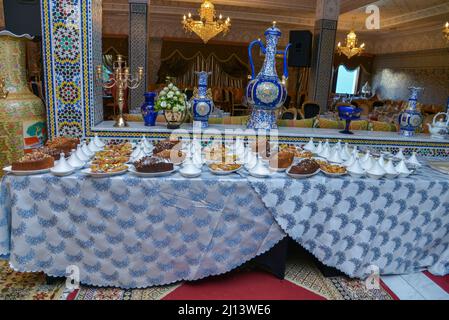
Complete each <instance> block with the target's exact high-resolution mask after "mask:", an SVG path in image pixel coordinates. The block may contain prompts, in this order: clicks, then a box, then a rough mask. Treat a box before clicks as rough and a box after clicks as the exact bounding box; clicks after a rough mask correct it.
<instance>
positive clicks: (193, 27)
mask: <svg viewBox="0 0 449 320" xmlns="http://www.w3.org/2000/svg"><path fill="white" fill-rule="evenodd" d="M198 13H199V15H200V20H193V19H192V14H191V13H190V12H189V14H188V17H186V16H185V15H184V18H183V20H182V25H183V26H184V29H185V30H186V31H190V32H195V33H196V34H197V35H198V37H200V38H201V39H202V40H203V41H204V43H207V42H208V41H209V40H210V39H212V38H213V37H215V36H216V35H217V34H219V33H220V32H223V35H226V34H227V33H228V32H229V28H230V27H231V19H229V17H228V18H227V19H226V20H223V16H222V15H221V14H220V16H219V17H218V19H216V11H215V7H214V5H213V3H212V2H211V1H209V0H204V1H203V3H202V4H201V8H200V9H199V10H198Z"/></svg>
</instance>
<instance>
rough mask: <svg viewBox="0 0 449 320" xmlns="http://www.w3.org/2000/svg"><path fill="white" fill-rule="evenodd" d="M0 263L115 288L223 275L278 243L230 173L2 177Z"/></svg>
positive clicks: (275, 229)
mask: <svg viewBox="0 0 449 320" xmlns="http://www.w3.org/2000/svg"><path fill="white" fill-rule="evenodd" d="M0 209H1V213H0V255H1V254H7V253H10V264H11V266H12V267H13V268H14V269H16V270H18V271H24V272H32V271H44V272H45V273H46V274H48V275H52V276H64V275H65V274H66V268H67V267H68V266H77V267H78V268H79V272H80V273H79V274H80V281H81V283H85V284H93V285H98V286H118V287H123V288H130V287H147V286H152V285H161V284H168V283H171V282H174V281H178V280H196V279H200V278H203V277H206V276H209V275H216V274H221V273H224V272H227V271H230V270H232V269H234V268H236V267H238V266H239V265H241V264H242V263H244V262H246V261H248V260H250V259H252V258H254V257H256V256H257V255H260V254H262V253H264V252H265V251H267V250H269V249H270V248H272V247H273V246H274V245H275V244H276V243H277V242H279V241H280V240H282V239H283V238H284V237H285V236H286V235H285V233H284V232H283V231H282V230H281V228H280V227H279V225H278V224H277V223H276V222H275V220H274V218H273V216H272V215H271V213H270V211H268V210H267V209H266V208H265V206H264V204H263V203H262V201H261V200H260V198H259V197H258V196H257V194H256V193H255V192H254V190H252V189H251V187H249V185H248V182H247V180H246V179H243V178H241V177H240V176H239V175H233V176H231V177H227V178H224V179H223V178H222V179H220V180H218V179H217V177H215V176H211V175H210V174H209V173H204V174H203V175H202V177H201V178H200V179H192V180H186V179H184V178H182V177H181V176H180V175H179V174H175V175H173V176H170V177H167V178H153V179H141V178H136V177H133V176H131V175H124V176H117V177H111V178H107V179H92V178H87V177H85V176H82V175H79V174H77V175H73V176H69V177H64V178H57V177H53V176H52V175H49V174H46V175H37V176H28V177H18V176H10V175H8V176H5V177H4V179H3V181H2V186H1V197H0Z"/></svg>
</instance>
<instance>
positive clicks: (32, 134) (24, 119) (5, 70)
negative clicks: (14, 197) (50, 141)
mask: <svg viewBox="0 0 449 320" xmlns="http://www.w3.org/2000/svg"><path fill="white" fill-rule="evenodd" d="M31 39H32V37H30V36H29V35H21V36H17V35H14V34H13V33H11V32H9V31H6V30H3V31H0V81H1V82H2V84H4V87H3V88H2V91H3V94H1V95H0V137H1V138H0V149H1V150H2V152H1V155H0V165H2V167H3V166H5V165H6V164H9V163H11V162H12V161H14V160H17V159H18V158H20V157H21V156H22V155H23V153H24V151H25V152H26V151H27V149H31V148H36V147H40V146H42V144H43V143H44V142H45V140H46V136H47V128H46V112H45V106H44V103H43V102H42V100H41V99H40V98H39V97H37V96H35V95H34V94H33V93H32V92H31V90H30V89H29V87H28V83H27V77H26V74H27V71H26V59H25V56H26V41H28V40H31ZM0 175H1V173H0Z"/></svg>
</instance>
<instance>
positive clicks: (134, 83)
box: [97, 55, 144, 128]
mask: <svg viewBox="0 0 449 320" xmlns="http://www.w3.org/2000/svg"><path fill="white" fill-rule="evenodd" d="M112 69H113V76H112V77H111V79H109V80H108V81H106V82H105V81H104V79H103V66H101V65H100V66H97V81H98V82H100V83H101V85H102V86H103V88H105V89H111V88H113V87H115V88H116V94H115V97H114V100H116V102H117V105H118V109H119V115H118V117H117V119H116V120H115V124H114V127H116V128H124V127H128V123H127V122H126V120H125V118H124V117H123V107H124V106H125V99H126V97H125V92H126V89H131V90H133V89H137V88H138V87H139V86H140V85H141V84H142V80H143V78H144V72H143V67H139V68H138V69H137V72H136V74H135V75H134V76H132V75H131V74H130V73H129V67H128V64H127V63H126V61H125V60H124V59H123V56H122V55H117V60H116V61H114V63H113V65H112Z"/></svg>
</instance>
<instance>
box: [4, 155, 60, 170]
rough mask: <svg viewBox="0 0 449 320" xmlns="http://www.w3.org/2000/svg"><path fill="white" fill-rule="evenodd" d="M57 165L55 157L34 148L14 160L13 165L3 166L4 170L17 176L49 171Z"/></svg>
mask: <svg viewBox="0 0 449 320" xmlns="http://www.w3.org/2000/svg"><path fill="white" fill-rule="evenodd" d="M54 165H55V159H54V158H53V157H52V156H50V155H48V154H45V153H43V152H40V151H38V150H34V151H33V152H31V153H27V154H25V155H24V156H23V157H22V158H21V159H19V160H18V161H14V162H13V163H12V165H11V166H8V167H6V168H3V171H5V172H7V173H12V174H14V175H17V176H28V175H33V174H42V173H47V172H49V171H50V169H51V168H53V167H54Z"/></svg>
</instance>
